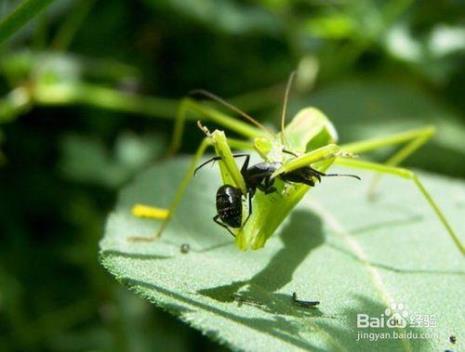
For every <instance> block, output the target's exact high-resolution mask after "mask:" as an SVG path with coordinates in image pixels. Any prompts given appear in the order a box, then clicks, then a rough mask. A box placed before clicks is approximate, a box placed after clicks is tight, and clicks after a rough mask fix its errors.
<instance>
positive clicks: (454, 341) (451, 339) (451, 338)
mask: <svg viewBox="0 0 465 352" xmlns="http://www.w3.org/2000/svg"><path fill="white" fill-rule="evenodd" d="M449 341H450V343H456V342H457V338H456V337H455V336H454V335H450V336H449Z"/></svg>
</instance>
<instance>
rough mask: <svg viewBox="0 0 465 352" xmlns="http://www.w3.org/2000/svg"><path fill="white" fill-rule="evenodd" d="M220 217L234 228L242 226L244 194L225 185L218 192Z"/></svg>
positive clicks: (217, 205) (217, 201) (217, 208)
mask: <svg viewBox="0 0 465 352" xmlns="http://www.w3.org/2000/svg"><path fill="white" fill-rule="evenodd" d="M216 210H217V212H218V217H219V218H220V220H221V221H222V222H223V223H224V224H225V225H228V226H230V227H232V228H239V227H241V225H242V192H241V190H240V189H239V188H236V187H233V186H231V185H223V186H221V187H220V188H218V191H217V192H216Z"/></svg>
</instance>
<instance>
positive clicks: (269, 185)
mask: <svg viewBox="0 0 465 352" xmlns="http://www.w3.org/2000/svg"><path fill="white" fill-rule="evenodd" d="M273 185H274V179H271V177H270V176H267V177H265V179H264V180H263V183H261V184H259V185H258V186H257V188H258V189H259V190H260V191H262V192H263V193H265V194H270V193H274V192H276V187H273Z"/></svg>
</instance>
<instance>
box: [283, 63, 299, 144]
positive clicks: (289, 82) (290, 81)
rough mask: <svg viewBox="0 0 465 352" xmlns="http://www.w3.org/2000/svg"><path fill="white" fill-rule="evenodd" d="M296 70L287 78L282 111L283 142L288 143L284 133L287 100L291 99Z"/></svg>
mask: <svg viewBox="0 0 465 352" xmlns="http://www.w3.org/2000/svg"><path fill="white" fill-rule="evenodd" d="M295 74H296V71H292V72H291V74H290V75H289V79H288V80H287V85H286V92H285V93H284V102H283V111H282V113H281V143H282V144H284V145H286V144H287V141H286V136H285V135H284V122H285V120H286V112H287V101H288V100H289V92H290V91H291V86H292V82H293V81H294V77H295Z"/></svg>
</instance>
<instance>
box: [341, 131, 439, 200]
mask: <svg viewBox="0 0 465 352" xmlns="http://www.w3.org/2000/svg"><path fill="white" fill-rule="evenodd" d="M435 132H436V128H435V127H433V126H427V127H424V128H420V129H415V130H410V131H406V132H402V133H396V134H393V135H390V136H386V137H379V138H372V139H368V140H364V141H360V142H355V143H349V144H345V145H342V146H341V148H342V149H343V150H345V151H348V152H352V153H364V152H369V151H372V150H376V149H379V148H383V147H387V146H393V145H398V144H403V143H405V145H404V146H403V147H402V148H400V149H399V150H398V151H396V152H395V153H394V154H393V155H392V156H391V157H390V158H389V159H388V160H386V161H385V162H384V163H383V164H385V165H388V166H397V165H400V163H401V162H402V161H404V160H405V159H407V158H408V157H409V156H410V155H412V154H413V153H414V152H415V151H416V150H418V149H419V148H420V147H421V146H423V145H424V144H425V143H426V142H427V141H428V140H430V139H431V137H432V136H433V135H434V133H435ZM381 176H382V175H381V174H377V175H376V176H375V177H374V178H373V180H372V182H371V184H370V186H369V188H368V195H369V196H372V195H373V194H374V192H375V188H376V186H377V184H378V183H379V181H380V179H381Z"/></svg>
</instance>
